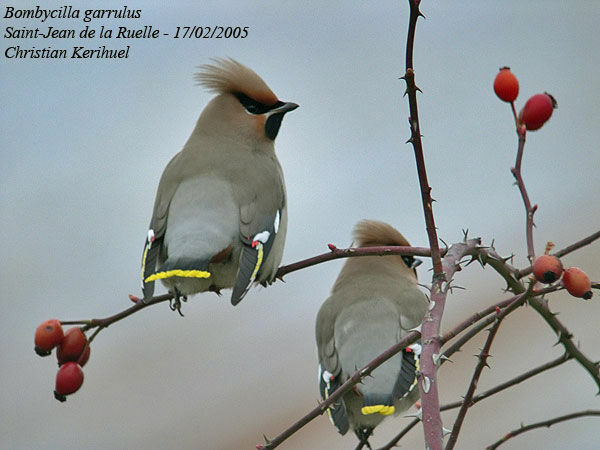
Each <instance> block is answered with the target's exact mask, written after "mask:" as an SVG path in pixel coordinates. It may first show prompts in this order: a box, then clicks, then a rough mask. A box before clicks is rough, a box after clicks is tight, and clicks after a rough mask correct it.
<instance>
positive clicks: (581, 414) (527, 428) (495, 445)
mask: <svg viewBox="0 0 600 450" xmlns="http://www.w3.org/2000/svg"><path fill="white" fill-rule="evenodd" d="M586 416H600V410H594V409H591V410H590V409H588V410H585V411H580V412H576V413H571V414H566V415H564V416H559V417H555V418H553V419H549V420H545V421H543V422H537V423H532V424H531V425H521V427H519V428H517V429H516V430H513V431H511V432H510V433H507V434H505V435H504V437H502V438H501V439H500V440H498V441H496V442H494V443H493V444H492V445H490V446H488V447H486V450H494V449H496V448H498V447H500V446H501V445H502V444H504V443H505V442H506V441H508V440H509V439H511V438H514V437H515V436H518V435H519V434H521V433H525V432H526V431H530V430H534V429H536V428H542V427H546V428H549V427H551V426H552V425H554V424H556V423H559V422H564V421H566V420H572V419H578V418H579V417H586Z"/></svg>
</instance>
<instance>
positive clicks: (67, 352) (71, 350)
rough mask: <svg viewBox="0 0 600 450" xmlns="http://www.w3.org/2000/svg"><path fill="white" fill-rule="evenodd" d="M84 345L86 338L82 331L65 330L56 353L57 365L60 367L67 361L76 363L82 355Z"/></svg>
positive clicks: (79, 329)
mask: <svg viewBox="0 0 600 450" xmlns="http://www.w3.org/2000/svg"><path fill="white" fill-rule="evenodd" d="M86 344H87V338H86V337H85V334H84V333H83V331H81V328H79V327H74V328H71V329H69V330H67V332H66V333H65V336H64V338H63V340H62V342H61V343H60V345H59V346H58V350H57V351H56V357H57V359H58V364H59V365H62V364H64V363H66V362H68V361H77V360H78V359H79V357H80V356H81V354H82V353H83V350H84V349H85V345H86Z"/></svg>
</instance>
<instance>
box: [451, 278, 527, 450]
mask: <svg viewBox="0 0 600 450" xmlns="http://www.w3.org/2000/svg"><path fill="white" fill-rule="evenodd" d="M529 286H530V289H529V290H528V291H527V292H525V293H523V294H521V296H520V297H519V298H517V299H515V300H514V301H513V302H512V303H511V305H509V306H508V307H506V309H505V310H504V311H502V312H500V313H499V314H497V316H496V317H495V320H496V322H495V323H494V325H493V326H492V328H491V329H490V330H489V334H488V337H487V339H486V340H485V344H484V346H483V348H482V349H481V352H480V353H479V361H478V362H477V366H475V370H474V371H473V376H472V377H471V383H469V387H468V389H467V393H466V394H465V396H464V399H463V403H462V405H461V407H460V410H459V411H458V415H457V417H456V420H455V421H454V426H453V427H452V432H451V433H450V437H449V438H448V442H447V444H446V450H452V449H453V448H454V446H455V445H456V441H457V439H458V434H459V433H460V428H461V427H462V424H463V421H464V419H465V416H466V414H467V410H468V409H469V408H470V407H471V406H472V405H473V402H472V400H473V395H474V394H475V389H477V383H478V382H479V377H480V376H481V373H482V372H483V368H484V367H489V365H488V363H487V359H488V357H489V356H490V349H491V348H492V342H493V341H494V338H495V337H496V333H497V332H498V329H499V328H500V324H501V323H502V319H504V317H506V315H507V314H509V313H510V312H511V311H514V310H515V309H516V308H517V306H518V304H519V302H521V301H523V298H525V297H528V296H529V295H530V294H531V292H532V289H533V286H534V283H531V284H530V285H529ZM511 306H512V307H511Z"/></svg>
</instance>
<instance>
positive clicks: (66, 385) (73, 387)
mask: <svg viewBox="0 0 600 450" xmlns="http://www.w3.org/2000/svg"><path fill="white" fill-rule="evenodd" d="M82 384H83V370H81V366H80V365H79V364H77V363H75V362H72V361H70V362H68V363H65V364H63V365H62V366H61V368H60V369H58V373H57V374H56V389H55V390H54V397H55V398H56V399H57V400H58V401H61V402H64V401H65V400H66V396H67V395H70V394H73V393H74V392H76V391H77V390H78V389H79V388H80V387H81V385H82Z"/></svg>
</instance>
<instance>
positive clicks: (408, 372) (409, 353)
mask: <svg viewBox="0 0 600 450" xmlns="http://www.w3.org/2000/svg"><path fill="white" fill-rule="evenodd" d="M418 368H419V356H418V354H416V352H415V351H414V350H412V348H410V347H409V348H406V349H404V350H403V351H402V363H401V366H400V372H399V373H398V378H397V379H396V383H395V385H394V390H393V391H392V392H391V393H389V394H381V393H377V392H372V393H371V392H365V393H364V396H363V407H362V408H361V412H362V414H363V415H369V414H380V415H382V416H388V415H391V414H394V413H395V412H396V408H395V407H394V402H395V401H396V400H399V399H402V398H404V397H406V396H408V395H409V394H410V393H411V392H412V391H413V389H414V388H415V387H416V386H417V371H418Z"/></svg>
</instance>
